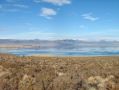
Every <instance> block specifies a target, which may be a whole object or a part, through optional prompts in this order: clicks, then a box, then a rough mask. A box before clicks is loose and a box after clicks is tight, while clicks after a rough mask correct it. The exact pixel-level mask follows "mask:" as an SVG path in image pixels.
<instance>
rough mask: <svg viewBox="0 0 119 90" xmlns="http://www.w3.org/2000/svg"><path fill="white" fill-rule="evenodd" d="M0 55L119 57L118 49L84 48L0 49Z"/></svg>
mask: <svg viewBox="0 0 119 90" xmlns="http://www.w3.org/2000/svg"><path fill="white" fill-rule="evenodd" d="M0 53H8V54H14V55H18V56H31V55H48V56H50V55H51V56H112V55H119V47H107V48H100V47H96V48H93V47H88V48H87V47H85V48H79V49H77V50H58V49H47V50H45V49H3V48H1V49H0Z"/></svg>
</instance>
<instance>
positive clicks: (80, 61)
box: [0, 54, 119, 90]
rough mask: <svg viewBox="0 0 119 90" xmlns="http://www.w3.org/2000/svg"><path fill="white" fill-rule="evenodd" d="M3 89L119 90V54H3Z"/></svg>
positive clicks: (0, 68)
mask: <svg viewBox="0 0 119 90" xmlns="http://www.w3.org/2000/svg"><path fill="white" fill-rule="evenodd" d="M0 90H119V57H118V56H112V57H111V56H110V57H45V56H43V57H41V56H40V57H38V56H37V57H36V56H29V57H24V56H22V57H18V56H14V55H7V54H0Z"/></svg>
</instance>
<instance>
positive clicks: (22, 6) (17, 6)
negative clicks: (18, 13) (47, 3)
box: [13, 4, 28, 8]
mask: <svg viewBox="0 0 119 90" xmlns="http://www.w3.org/2000/svg"><path fill="white" fill-rule="evenodd" d="M13 6H14V7H16V8H28V6H27V5H23V4H13Z"/></svg>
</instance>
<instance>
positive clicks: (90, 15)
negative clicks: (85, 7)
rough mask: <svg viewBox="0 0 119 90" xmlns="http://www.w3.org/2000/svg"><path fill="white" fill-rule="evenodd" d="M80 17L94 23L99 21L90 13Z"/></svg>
mask: <svg viewBox="0 0 119 90" xmlns="http://www.w3.org/2000/svg"><path fill="white" fill-rule="evenodd" d="M82 16H83V18H84V19H86V20H90V21H96V20H98V19H99V18H98V17H95V16H93V15H92V13H86V14H83V15H82Z"/></svg>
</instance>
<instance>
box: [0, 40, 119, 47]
mask: <svg viewBox="0 0 119 90" xmlns="http://www.w3.org/2000/svg"><path fill="white" fill-rule="evenodd" d="M83 47H87V48H88V47H102V48H105V47H119V41H106V40H100V41H85V40H72V39H65V40H39V39H34V40H16V39H0V48H34V49H52V48H54V49H78V48H83Z"/></svg>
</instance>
